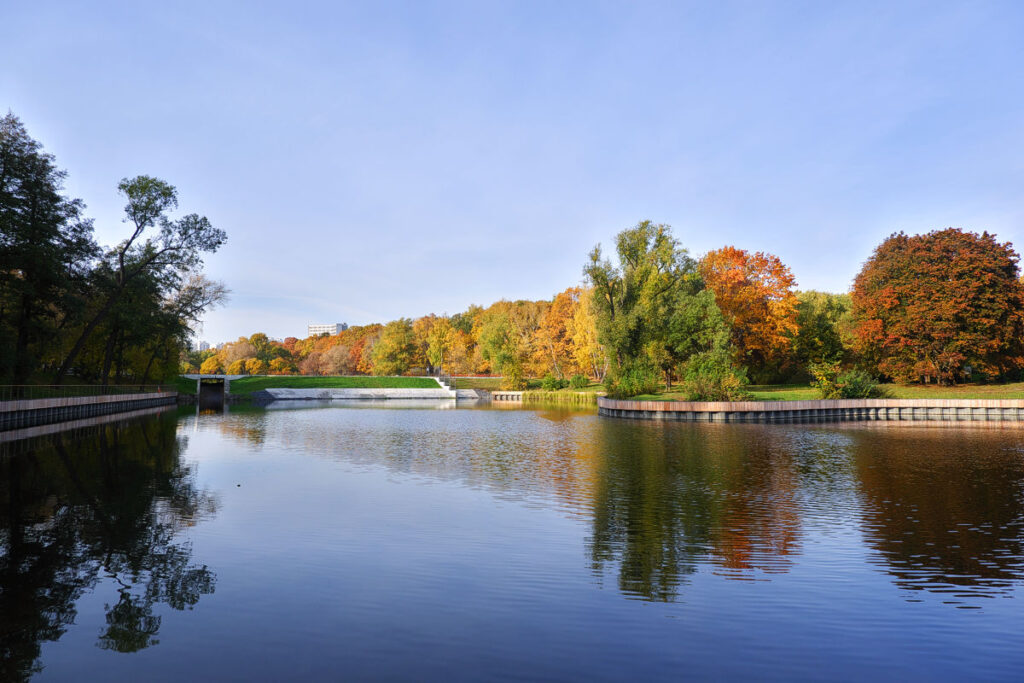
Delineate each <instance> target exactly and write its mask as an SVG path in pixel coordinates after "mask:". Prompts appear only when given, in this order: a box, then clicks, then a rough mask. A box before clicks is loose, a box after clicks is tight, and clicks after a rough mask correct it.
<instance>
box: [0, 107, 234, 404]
mask: <svg viewBox="0 0 1024 683" xmlns="http://www.w3.org/2000/svg"><path fill="white" fill-rule="evenodd" d="M65 177H66V174H65V172H64V171H62V170H60V169H59V168H57V166H56V163H55V160H54V158H53V156H52V155H51V154H48V153H46V152H44V151H43V149H42V146H41V145H40V144H39V143H38V142H37V141H36V140H34V139H32V137H31V136H29V134H28V133H27V131H26V130H25V127H24V125H23V124H22V123H21V121H20V120H19V119H18V118H17V117H16V116H14V115H13V114H11V113H8V114H7V115H6V116H5V117H4V118H3V119H0V348H2V349H3V351H4V352H3V353H2V354H0V377H2V379H3V382H5V383H9V384H15V385H23V384H27V383H30V382H32V383H37V382H53V383H58V384H59V383H61V382H62V381H64V380H65V379H66V378H67V377H68V376H69V375H73V376H74V377H75V381H76V382H79V383H82V382H85V383H100V384H103V385H106V384H108V383H110V382H116V383H127V382H131V383H138V384H145V383H147V382H150V381H160V380H163V379H166V378H168V377H171V376H174V375H175V374H176V373H177V372H178V369H179V363H180V357H181V353H182V352H183V350H184V349H187V347H188V341H189V338H190V337H191V334H192V331H191V328H192V327H193V326H194V325H195V324H196V322H197V321H198V320H199V318H200V317H201V316H202V314H203V313H204V312H205V311H207V310H209V309H210V308H211V307H213V306H216V305H218V304H220V303H222V302H223V301H224V300H225V299H226V296H227V290H226V288H225V287H224V285H222V284H221V283H218V282H213V281H211V280H209V279H207V278H206V277H204V276H203V274H202V272H201V267H202V257H203V255H204V254H208V253H212V252H214V251H216V250H217V249H218V248H219V247H220V246H221V245H222V244H223V243H224V241H225V239H226V236H225V234H224V232H223V231H221V230H219V229H216V228H214V227H213V226H212V225H210V222H209V221H208V220H207V219H206V218H204V217H202V216H199V215H197V214H189V215H186V216H183V217H181V218H172V216H171V212H172V211H174V210H175V209H176V208H177V207H178V197H177V192H176V191H175V188H174V187H173V186H171V185H169V184H168V183H166V182H164V181H162V180H159V179H157V178H153V177H150V176H137V177H134V178H126V179H124V180H122V181H121V183H120V184H119V185H118V187H117V190H118V192H119V193H120V194H121V195H122V196H123V197H124V198H125V208H124V211H125V218H124V222H125V223H126V224H127V226H128V230H127V232H128V234H127V235H126V237H125V239H124V240H122V241H121V242H119V243H118V244H115V245H113V246H108V247H102V246H100V245H99V244H97V242H96V240H95V238H94V235H93V223H92V220H90V219H88V218H86V217H85V215H84V211H85V205H84V204H83V202H82V201H81V200H80V199H72V198H69V197H67V196H66V195H65V194H64V188H63V183H64V179H65Z"/></svg>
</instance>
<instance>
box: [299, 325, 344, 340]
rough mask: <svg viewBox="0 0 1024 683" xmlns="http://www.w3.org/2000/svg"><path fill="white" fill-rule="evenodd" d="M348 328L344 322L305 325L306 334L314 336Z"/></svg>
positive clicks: (334, 332)
mask: <svg viewBox="0 0 1024 683" xmlns="http://www.w3.org/2000/svg"><path fill="white" fill-rule="evenodd" d="M347 329H348V325H347V324H346V323H331V324H330V325H307V326H306V336H307V337H316V336H319V335H321V334H338V333H339V332H344V331H345V330H347Z"/></svg>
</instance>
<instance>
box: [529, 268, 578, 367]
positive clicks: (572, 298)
mask: <svg viewBox="0 0 1024 683" xmlns="http://www.w3.org/2000/svg"><path fill="white" fill-rule="evenodd" d="M580 291H581V290H580V288H579V287H570V288H569V289H567V290H565V291H564V292H560V293H559V294H557V295H556V296H555V298H554V299H553V300H552V302H551V305H550V306H548V307H547V308H546V309H545V311H544V313H543V314H542V315H541V316H540V321H539V323H538V325H537V329H536V330H535V331H534V339H533V357H534V364H535V366H536V367H538V368H541V369H544V370H545V372H544V373H541V374H546V373H547V372H551V373H553V374H554V375H555V376H556V377H559V378H564V377H569V376H570V375H574V374H576V373H577V372H578V371H579V370H578V365H577V363H576V359H575V357H574V355H573V340H572V331H571V327H572V320H573V315H574V314H575V313H576V308H577V307H578V306H579V305H580Z"/></svg>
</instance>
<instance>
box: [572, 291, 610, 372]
mask: <svg viewBox="0 0 1024 683" xmlns="http://www.w3.org/2000/svg"><path fill="white" fill-rule="evenodd" d="M569 338H570V340H571V342H572V354H573V360H574V361H575V363H576V366H577V367H578V368H579V369H580V370H581V372H583V374H585V375H589V376H590V377H592V378H593V379H596V380H598V381H600V380H602V379H604V373H605V372H606V370H607V368H608V361H607V359H606V357H605V351H604V347H603V346H601V343H600V342H599V341H598V339H597V318H596V317H595V315H594V295H593V291H592V290H589V289H585V290H581V292H580V296H579V302H578V303H577V305H576V309H575V310H574V311H573V314H572V319H571V320H570V321H569Z"/></svg>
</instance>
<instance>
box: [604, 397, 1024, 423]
mask: <svg viewBox="0 0 1024 683" xmlns="http://www.w3.org/2000/svg"><path fill="white" fill-rule="evenodd" d="M597 409H598V414H599V415H603V416H606V417H620V418H631V419H639V420H668V421H678V422H845V421H857V422H859V421H887V422H909V421H914V422H917V421H927V422H1024V400H1016V399H1015V400H991V399H988V400H982V399H974V400H972V399H885V398H880V399H870V398H866V399H842V400H834V401H829V400H820V401H733V402H725V401H723V402H713V401H709V402H700V401H623V400H615V399H610V398H603V397H602V398H599V399H598V400H597Z"/></svg>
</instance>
